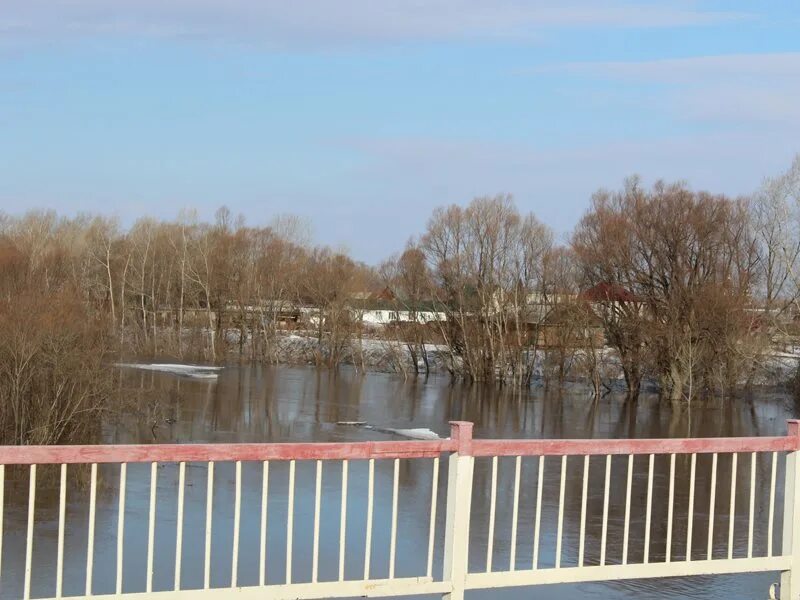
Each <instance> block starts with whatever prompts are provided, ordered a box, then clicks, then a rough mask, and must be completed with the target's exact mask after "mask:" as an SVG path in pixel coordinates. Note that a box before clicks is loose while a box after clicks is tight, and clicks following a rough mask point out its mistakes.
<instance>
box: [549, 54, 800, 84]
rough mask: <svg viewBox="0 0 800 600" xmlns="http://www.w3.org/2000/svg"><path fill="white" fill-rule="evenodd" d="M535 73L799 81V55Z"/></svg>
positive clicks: (590, 65) (566, 67)
mask: <svg viewBox="0 0 800 600" xmlns="http://www.w3.org/2000/svg"><path fill="white" fill-rule="evenodd" d="M534 71H535V72H567V73H575V74H583V75H595V76H600V77H607V78H617V79H624V80H636V81H652V82H666V83H670V82H671V83H687V82H699V81H706V80H708V78H711V79H715V80H716V79H723V78H731V77H759V78H774V77H789V78H796V77H800V52H783V53H763V54H727V55H718V56H693V57H689V58H672V59H660V60H648V61H631V62H622V61H619V62H577V63H564V64H560V65H548V66H544V67H539V68H536V69H534Z"/></svg>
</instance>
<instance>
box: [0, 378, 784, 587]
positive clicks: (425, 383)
mask: <svg viewBox="0 0 800 600" xmlns="http://www.w3.org/2000/svg"><path fill="white" fill-rule="evenodd" d="M122 382H123V386H124V388H125V389H128V390H131V393H132V394H135V395H137V396H138V397H140V398H141V400H140V402H141V403H143V404H144V405H145V407H144V408H143V409H142V412H144V413H146V414H149V415H150V418H149V419H146V420H145V422H142V421H141V420H133V419H130V420H124V421H123V422H122V423H120V422H114V423H113V424H112V423H108V424H107V425H106V426H105V428H104V437H105V441H106V442H108V443H133V442H145V443H149V442H162V443H164V442H288V441H309V442H310V441H315V442H316V441H361V440H378V439H395V438H393V436H392V435H391V434H386V433H381V432H378V431H374V430H370V429H366V428H362V427H357V426H352V425H341V424H339V423H341V422H366V423H369V424H373V425H375V426H378V427H381V428H398V429H403V428H428V429H430V430H432V431H433V432H436V433H437V434H439V435H441V436H443V437H444V436H447V435H448V432H449V427H448V422H449V421H450V420H465V421H472V422H473V423H475V433H474V435H475V437H476V438H624V437H632V438H633V437H686V436H693V437H701V436H702V437H711V436H751V435H757V436H763V435H782V434H784V433H785V427H786V423H785V421H786V419H787V418H791V417H792V416H793V415H795V414H796V412H795V411H796V409H795V408H794V404H793V402H792V401H791V400H790V399H789V398H788V397H787V396H786V395H785V394H782V393H778V392H764V391H759V392H757V393H754V394H753V395H752V396H751V397H748V398H742V399H738V400H735V401H725V402H720V401H712V402H706V403H700V402H698V403H695V406H694V407H693V408H692V409H691V410H690V409H688V408H685V407H684V408H679V409H676V408H673V407H671V406H670V405H668V404H663V403H660V402H659V401H658V399H657V398H655V397H649V396H644V397H642V399H640V401H639V402H638V403H637V404H636V405H635V406H634V407H628V406H626V405H625V404H624V403H623V402H622V400H621V398H619V397H616V396H607V397H605V398H603V399H601V400H599V401H597V402H593V401H592V399H591V397H590V396H589V395H588V393H587V392H586V391H585V390H583V389H582V388H579V387H576V388H574V389H570V390H567V391H564V392H562V393H556V392H553V391H549V392H548V391H546V390H544V389H539V388H536V389H533V390H531V391H526V392H524V393H514V392H513V391H512V390H509V389H503V390H498V389H497V388H495V387H491V386H468V385H461V384H452V383H451V382H450V380H449V379H448V378H446V377H430V378H428V379H426V380H423V379H419V380H413V379H410V380H403V379H402V378H400V377H397V376H394V375H385V374H367V375H359V374H356V373H355V372H353V371H349V370H343V371H340V372H338V373H335V374H334V373H330V372H324V371H317V370H314V369H308V368H288V367H237V366H232V367H227V368H226V369H224V370H223V371H222V372H221V373H220V376H219V378H218V379H217V380H216V381H212V380H192V379H188V378H184V377H179V376H176V375H173V374H168V373H158V372H146V371H139V370H134V369H126V370H125V371H124V375H123V378H122ZM769 458H770V457H769V456H759V457H758V460H757V462H756V465H757V469H756V478H757V486H756V503H755V514H756V536H755V541H754V549H755V553H756V554H757V555H758V554H759V553H761V554H764V553H765V551H766V539H765V538H766V534H765V532H766V526H765V523H766V518H767V516H766V515H767V506H768V499H767V497H768V490H769V469H770V463H769V460H768V459H769ZM445 462H446V461H442V463H443V464H442V469H443V470H442V476H441V477H440V478H439V498H440V501H441V502H440V508H439V510H438V518H437V538H441V533H442V531H443V527H444V509H443V499H444V495H445V493H444V492H445V488H444V485H445V483H446V476H445V472H444V463H445ZM646 462H647V461H646V457H640V458H638V459H637V462H636V463H635V468H634V483H633V494H632V498H633V502H632V508H631V517H632V521H631V538H630V553H631V560H632V561H633V560H639V559H641V556H642V553H643V550H644V547H643V545H644V507H645V490H646V479H647V472H646V469H647V464H646ZM559 463H560V461H559V460H558V459H549V460H548V461H547V462H546V464H545V485H544V495H543V498H544V500H543V506H544V508H543V517H542V522H543V527H542V538H541V539H542V542H541V544H542V547H541V555H540V561H541V566H544V567H546V566H552V565H553V563H554V561H555V537H556V536H555V523H556V516H555V513H556V512H557V506H558V492H559V490H558V487H559V486H558V473H559V469H560V464H559ZM604 465H605V461H604V459H603V458H602V457H598V458H595V459H592V460H591V462H590V488H589V489H590V495H589V498H588V511H587V514H588V518H587V528H586V531H587V537H586V540H587V541H586V557H587V562H588V563H593V562H594V563H596V562H597V560H598V557H599V546H600V529H601V526H602V519H601V514H602V503H603V477H604ZM626 466H627V459H626V458H625V457H618V458H614V460H613V461H612V467H611V488H610V489H611V496H612V501H611V510H610V518H609V529H608V536H609V537H608V560H609V562H612V563H613V562H619V560H620V559H621V552H622V551H621V538H622V535H621V534H622V519H623V513H622V510H623V507H624V489H625V477H626V471H625V469H626ZM392 467H393V466H392V461H377V463H376V472H375V477H376V479H375V489H376V501H375V517H374V523H375V531H374V537H373V545H372V548H371V556H372V559H371V572H372V575H373V577H382V576H386V575H387V573H388V545H389V527H388V525H389V522H390V514H391V487H392V477H393V472H392ZM514 468H515V465H514V459H513V458H509V459H501V460H500V461H499V468H498V494H497V517H496V523H495V539H496V542H495V545H494V553H493V560H492V567H493V568H494V569H495V570H505V569H507V568H508V564H509V559H510V553H511V548H510V546H511V544H510V537H511V519H512V516H511V515H512V496H513V494H512V491H513V482H514ZM521 468H522V471H521V472H522V477H521V486H520V489H521V493H520V501H519V524H520V526H519V530H518V531H519V532H518V539H517V548H516V563H517V568H526V566H527V568H529V566H530V562H531V559H532V552H533V535H532V531H533V520H534V518H533V515H534V510H535V507H534V504H535V495H536V494H535V492H536V489H535V488H536V477H537V460H536V459H534V458H530V459H525V460H523V461H522V466H521ZM340 469H341V467H340V466H339V464H338V463H337V464H330V465H327V464H326V470H325V471H324V472H323V479H322V486H323V496H322V527H321V530H322V535H321V543H320V563H319V570H320V571H319V572H320V579H335V578H336V576H337V574H338V560H339V558H338V556H339V555H338V542H339V539H338V535H339V534H338V531H339V482H340V472H341V471H340ZM366 469H367V467H366V464H363V463H362V461H354V462H353V463H352V464H351V466H350V478H349V481H350V485H349V489H348V494H349V496H348V497H349V504H348V529H347V549H348V551H347V560H346V562H345V571H346V574H347V576H348V577H352V578H358V577H360V575H361V574H362V572H363V556H364V547H365V543H364V539H363V535H364V529H365V516H364V515H365V514H366V510H365V509H366V502H365V498H366V495H367V494H366V473H367V471H366ZM431 469H432V460H427V459H425V460H415V461H401V468H400V474H399V475H400V478H399V482H400V485H399V490H400V492H399V502H398V506H399V515H398V532H399V533H398V546H397V576H410V575H419V574H424V571H425V563H426V559H427V544H428V515H429V506H430V497H431V485H432V478H431V476H432V470H431ZM582 469H583V461H582V459H581V458H578V457H575V458H571V459H569V461H568V469H567V486H566V496H565V497H566V502H565V516H564V553H563V560H562V564H563V565H565V566H568V565H571V564H575V561H576V556H577V547H578V531H579V521H580V512H581V497H580V495H581V489H580V488H581V475H582ZM668 469H669V465H668V457H657V459H656V464H655V483H654V490H655V491H654V503H653V521H652V523H653V525H652V528H651V540H650V543H651V546H650V556H651V560H663V557H664V554H665V538H666V514H667V506H666V505H667V503H666V497H667V485H668V484H667V481H668V477H667V473H668ZM749 469H750V457H749V456H741V457H740V465H739V473H740V477H739V478H738V479H737V481H739V482H741V484H740V485H739V486H738V487H737V489H736V498H737V502H736V506H737V509H736V517H735V519H736V520H735V524H736V527H735V538H734V539H735V544H734V547H735V554H736V555H741V553H742V552H746V546H747V536H748V532H747V518H748V502H749V487H748V485H749ZM287 471H288V468H287V465H285V464H281V463H272V464H271V466H270V475H269V484H270V501H269V505H268V514H269V529H268V535H267V548H268V552H267V579H268V581H277V582H281V581H283V576H284V572H285V524H286V515H287V501H286V493H287V485H288V473H287ZM688 473H689V464H688V459H687V460H684V459H683V458H680V457H679V459H678V460H677V462H676V480H675V481H676V487H675V499H676V501H675V519H674V533H673V546H672V548H673V550H672V553H673V560H680V559H682V558H683V557H684V556H685V550H686V546H685V544H686V537H687V535H686V529H687V527H686V525H687V518H686V510H687V508H686V507H687V506H688V497H689V487H688V479H689V477H688ZM709 473H710V457H707V456H702V455H701V456H699V458H698V461H697V474H698V478H697V489H696V497H695V506H696V509H695V512H696V520H695V522H694V528H695V537H694V543H693V549H694V551H693V556H694V557H695V558H699V557H700V556H704V554H705V550H706V542H707V537H706V536H707V533H706V532H707V528H708V513H709V510H708V509H709V488H710V484H709V480H710V475H709ZM149 474H150V473H149V466H148V465H131V466H130V467H129V468H128V482H127V495H126V512H125V520H126V529H125V538H124V556H125V561H124V589H125V590H126V591H143V590H144V588H145V573H146V542H147V519H148V506H149V487H148V486H149ZM206 475H207V469H206V467H205V465H193V464H190V465H188V466H187V472H186V483H187V486H186V488H185V489H186V499H185V502H186V508H185V513H184V519H185V526H184V541H183V554H182V578H181V583H182V586H183V587H184V588H187V589H188V588H197V587H202V583H203V559H204V556H203V555H204V541H203V537H204V524H205V502H206V494H205V490H206ZM100 476H101V485H100V486H99V490H98V499H97V517H96V532H95V553H94V576H93V590H94V593H95V594H100V593H111V592H113V591H114V586H115V572H116V548H117V536H116V531H117V529H116V528H117V507H118V496H117V481H118V467H114V466H108V467H104V466H101V467H100ZM157 476H158V488H157V490H158V493H157V500H158V504H157V512H156V515H157V516H156V552H155V557H154V564H155V569H154V589H155V590H160V589H170V588H171V586H172V582H173V573H174V571H173V569H174V551H175V524H176V508H175V488H176V482H177V468H176V467H175V466H174V465H165V466H162V467H160V468H159V470H158V475H157ZM718 478H719V482H718V490H717V496H718V497H717V501H716V511H717V513H718V516H717V520H716V522H715V536H714V544H713V547H714V556H720V557H721V556H724V555H725V553H726V552H727V537H728V516H727V511H728V506H729V504H728V501H729V490H730V459H729V457H726V456H722V457H720V463H719V472H718ZM780 478H782V476H781V477H779V479H780ZM70 480H72V478H70ZM490 480H491V459H479V460H477V461H476V470H475V489H474V493H473V511H472V525H471V546H470V568H471V570H476V571H477V570H485V568H486V555H487V548H486V539H487V531H488V521H489V517H488V515H489V506H490V502H491V498H490V493H489V488H490V485H489V484H490ZM215 482H216V486H215V491H214V506H215V512H214V529H213V541H212V562H211V584H212V586H226V585H228V584H229V581H230V576H231V561H230V547H231V542H232V526H231V523H232V515H233V507H232V505H233V489H234V468H233V465H230V464H219V465H217V468H216V474H215ZM55 483H57V480H56V481H55V482H54V483H48V482H47V481H46V480H45V481H44V482H43V483H42V484H41V485H40V487H39V489H40V491H39V492H38V496H37V505H36V528H35V532H34V540H35V541H34V552H33V557H34V561H33V565H34V568H33V577H32V595H33V597H43V596H51V595H53V593H54V590H55V575H54V573H55V562H56V558H55V557H56V552H55V548H56V539H57V524H58V518H57V517H58V503H57V488H56V486H55ZM779 483H780V482H779ZM261 485H262V480H261V465H260V464H245V465H244V469H243V484H242V486H243V487H242V527H241V532H242V533H241V540H240V556H239V571H238V572H239V577H238V579H239V583H240V584H241V585H249V584H253V583H255V582H256V581H257V579H258V564H257V563H258V545H259V539H258V538H259V519H260V494H261ZM296 486H297V487H296V490H297V492H296V506H295V520H294V527H295V530H294V531H295V542H294V552H293V574H294V577H295V579H296V580H297V581H307V580H308V578H309V574H310V563H311V559H310V555H311V552H310V548H311V543H312V542H311V538H312V521H313V514H314V512H313V511H314V507H313V502H314V486H315V472H314V464H313V463H312V464H305V463H298V467H297V480H296ZM26 494H27V481H25V480H24V479H23V480H22V481H19V482H17V483H15V484H12V483H10V482H9V483H8V484H7V485H6V503H5V527H4V536H3V564H2V573H1V574H2V578H0V584H1V585H0V597H2V598H18V597H21V595H22V593H21V586H22V579H23V572H24V560H25V551H24V548H25V523H26V518H27V505H26V502H25V499H26ZM88 494H89V492H88V490H87V489H86V486H85V485H84V486H80V485H74V486H71V487H70V488H69V492H68V495H67V521H66V522H67V526H66V532H65V538H66V541H65V547H66V548H67V552H66V553H65V562H64V573H65V575H64V593H65V595H74V594H82V593H83V589H84V585H85V581H84V577H85V576H84V572H85V567H86V546H87V522H88V516H87V515H88ZM20 499H22V501H19V500H20ZM776 531H780V521H777V522H776ZM441 545H442V544H441V542H440V543H438V544H437V547H436V549H435V553H434V573H436V572H437V570H438V571H439V572H440V569H441V561H442V548H441ZM775 580H776V576H775V575H774V574H757V575H739V576H714V577H701V578H692V579H663V580H649V581H629V582H623V581H620V582H608V583H598V584H580V585H560V586H551V587H548V588H537V589H536V591H534V592H533V593H532V592H531V591H530V589H510V590H498V591H491V592H483V593H481V592H475V593H472V594H468V597H472V598H480V597H486V598H490V597H491V598H501V599H509V600H510V599H517V598H530V597H539V596H541V597H546V596H549V595H551V594H552V595H556V596H557V597H559V598H562V599H565V600H573V599H578V598H581V599H587V598H589V599H595V598H598V599H599V598H603V599H622V598H637V599H640V598H652V597H659V598H704V599H720V600H722V599H725V600H733V599H742V600H744V599H748V600H749V599H752V598H766V597H767V590H768V587H769V584H770V583H772V582H774V581H775Z"/></svg>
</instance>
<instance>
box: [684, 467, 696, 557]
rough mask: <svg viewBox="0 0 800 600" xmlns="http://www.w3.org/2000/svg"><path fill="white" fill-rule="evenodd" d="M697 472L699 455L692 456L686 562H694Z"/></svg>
mask: <svg viewBox="0 0 800 600" xmlns="http://www.w3.org/2000/svg"><path fill="white" fill-rule="evenodd" d="M696 472H697V454H692V466H691V469H690V472H689V515H688V521H687V523H686V560H687V561H690V560H692V529H693V528H694V483H695V482H694V480H695V474H696Z"/></svg>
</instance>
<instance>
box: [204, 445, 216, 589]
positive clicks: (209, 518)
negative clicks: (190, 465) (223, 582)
mask: <svg viewBox="0 0 800 600" xmlns="http://www.w3.org/2000/svg"><path fill="white" fill-rule="evenodd" d="M213 517H214V461H213V460H212V461H209V463H208V475H207V476H206V546H205V561H204V566H203V589H206V590H207V589H209V588H210V587H211V530H212V527H213Z"/></svg>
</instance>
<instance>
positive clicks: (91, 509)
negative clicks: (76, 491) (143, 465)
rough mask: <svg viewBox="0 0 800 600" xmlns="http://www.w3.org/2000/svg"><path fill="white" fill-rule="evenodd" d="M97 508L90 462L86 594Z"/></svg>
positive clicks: (94, 473) (91, 569)
mask: <svg viewBox="0 0 800 600" xmlns="http://www.w3.org/2000/svg"><path fill="white" fill-rule="evenodd" d="M96 509H97V463H92V467H91V479H90V483H89V533H88V535H87V538H86V595H87V596H91V595H92V575H93V572H94V522H95V511H96Z"/></svg>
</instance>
